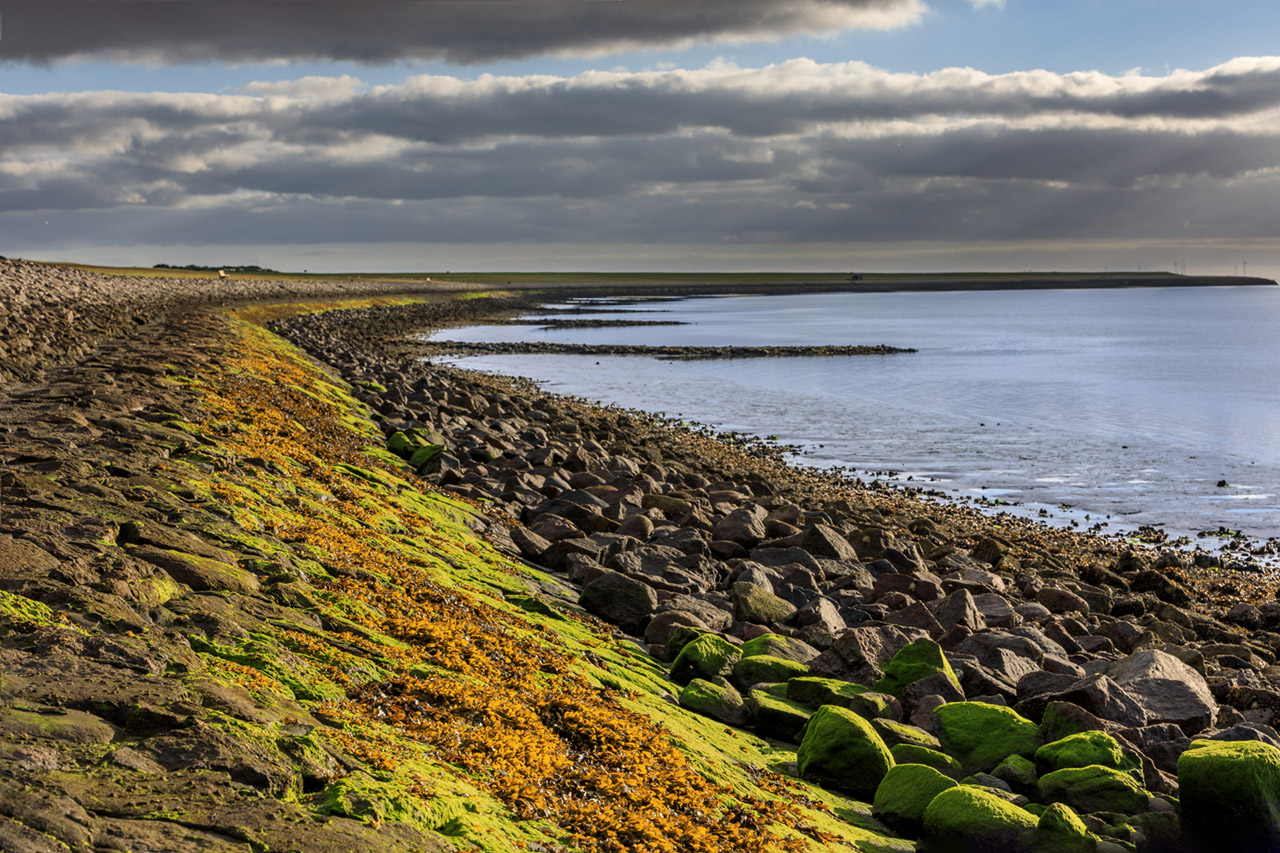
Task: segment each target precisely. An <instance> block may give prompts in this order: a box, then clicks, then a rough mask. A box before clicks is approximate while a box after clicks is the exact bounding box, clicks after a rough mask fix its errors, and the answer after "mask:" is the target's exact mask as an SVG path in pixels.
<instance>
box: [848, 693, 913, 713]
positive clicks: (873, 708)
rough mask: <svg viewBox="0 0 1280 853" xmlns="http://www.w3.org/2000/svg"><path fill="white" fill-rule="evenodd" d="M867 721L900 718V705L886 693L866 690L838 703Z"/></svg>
mask: <svg viewBox="0 0 1280 853" xmlns="http://www.w3.org/2000/svg"><path fill="white" fill-rule="evenodd" d="M838 704H841V705H843V706H844V707H846V708H848V709H849V710H850V711H853V712H854V713H855V714H857V715H859V716H861V717H866V718H867V719H868V720H896V719H899V718H901V717H902V703H901V702H899V701H898V700H897V699H896V698H894V697H893V696H891V695H890V694H888V693H877V692H875V691H874V690H868V691H867V692H866V693H858V694H856V695H854V696H849V697H847V698H846V699H845V701H844V702H842V703H838Z"/></svg>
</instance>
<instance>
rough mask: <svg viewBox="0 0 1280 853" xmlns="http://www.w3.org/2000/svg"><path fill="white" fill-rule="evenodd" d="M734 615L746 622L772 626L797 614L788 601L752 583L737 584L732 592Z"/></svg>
mask: <svg viewBox="0 0 1280 853" xmlns="http://www.w3.org/2000/svg"><path fill="white" fill-rule="evenodd" d="M731 593H732V596H731V597H732V600H733V615H734V617H735V618H736V619H739V620H741V621H744V622H754V623H757V624H761V625H770V624H775V623H779V622H782V621H784V620H786V619H787V618H789V617H790V616H791V615H792V614H794V613H795V612H796V607H795V605H794V604H792V603H791V602H789V601H787V600H786V599H783V598H779V597H778V596H776V595H774V594H773V593H772V592H769V591H768V590H765V589H762V588H760V587H758V586H756V585H755V584H751V583H735V584H734V585H733V587H732V590H731Z"/></svg>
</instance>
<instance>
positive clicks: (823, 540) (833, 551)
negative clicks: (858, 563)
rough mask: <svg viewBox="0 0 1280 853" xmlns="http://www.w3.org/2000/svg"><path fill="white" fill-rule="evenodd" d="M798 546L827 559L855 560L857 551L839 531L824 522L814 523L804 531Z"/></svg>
mask: <svg viewBox="0 0 1280 853" xmlns="http://www.w3.org/2000/svg"><path fill="white" fill-rule="evenodd" d="M800 547H801V548H803V549H804V550H806V551H808V552H809V553H810V554H812V555H813V556H815V557H824V558H826V559H828V560H856V559H858V552H857V551H855V550H854V548H853V546H852V545H850V544H849V540H847V539H845V538H844V537H843V536H841V535H840V534H839V533H837V532H836V531H835V530H833V529H832V528H830V527H828V526H827V525H825V524H815V525H814V526H813V527H811V528H809V530H807V531H805V534H804V539H802V540H801V542H800Z"/></svg>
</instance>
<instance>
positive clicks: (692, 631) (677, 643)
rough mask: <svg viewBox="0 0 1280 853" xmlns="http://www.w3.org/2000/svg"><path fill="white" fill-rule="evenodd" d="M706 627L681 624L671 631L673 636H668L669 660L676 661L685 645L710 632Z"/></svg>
mask: <svg viewBox="0 0 1280 853" xmlns="http://www.w3.org/2000/svg"><path fill="white" fill-rule="evenodd" d="M710 633H711V632H710V631H708V630H707V629H706V628H695V627H694V626H692V625H680V626H679V627H677V628H676V629H675V630H674V631H672V632H671V636H670V637H668V638H667V660H671V661H674V660H675V659H676V658H677V657H678V656H679V655H680V652H682V651H683V650H684V647H685V646H687V645H689V644H690V643H692V642H693V641H694V640H696V639H698V638H699V637H701V636H702V635H703V634H710Z"/></svg>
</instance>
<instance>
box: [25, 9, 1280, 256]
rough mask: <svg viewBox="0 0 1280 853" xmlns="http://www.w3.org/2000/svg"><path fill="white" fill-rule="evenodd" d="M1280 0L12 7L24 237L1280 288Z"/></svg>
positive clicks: (49, 249) (124, 250)
mask: <svg viewBox="0 0 1280 853" xmlns="http://www.w3.org/2000/svg"><path fill="white" fill-rule="evenodd" d="M1277 44H1280V4H1278V3H1276V2H1275V0H1231V2H1230V3H1222V2H1202V0H1055V2H1045V0H253V2H249V0H128V2H117V0H0V254H3V255H6V256H10V257H28V258H39V259H49V260H75V261H85V262H95V263H114V264H131V265H142V266H150V265H153V264H156V263H161V262H164V263H172V264H184V263H201V264H212V265H224V264H225V265H231V264H251V263H253V264H259V265H262V266H268V267H272V268H276V269H289V270H295V269H298V270H301V269H308V270H310V271H313V272H320V271H324V272H336V271H357V270H358V271H369V272H374V271H397V270H405V271H407V270H420V271H443V270H450V271H455V272H457V271H466V270H602V271H607V270H690V271H693V270H699V271H700V270H726V271H733V270H815V271H816V270H838V271H843V270H849V271H855V270H856V271H868V272H870V271H907V270H912V271H949V270H1002V271H1003V270H1014V271H1017V270H1086V271H1092V270H1099V271H1102V270H1174V269H1175V268H1176V269H1178V270H1185V271H1186V272H1187V273H1189V274H1204V275H1231V274H1235V273H1244V272H1247V273H1249V274H1251V275H1264V276H1266V277H1269V278H1275V277H1277V276H1280V55H1277V54H1280V50H1277V48H1276V45H1277Z"/></svg>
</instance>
